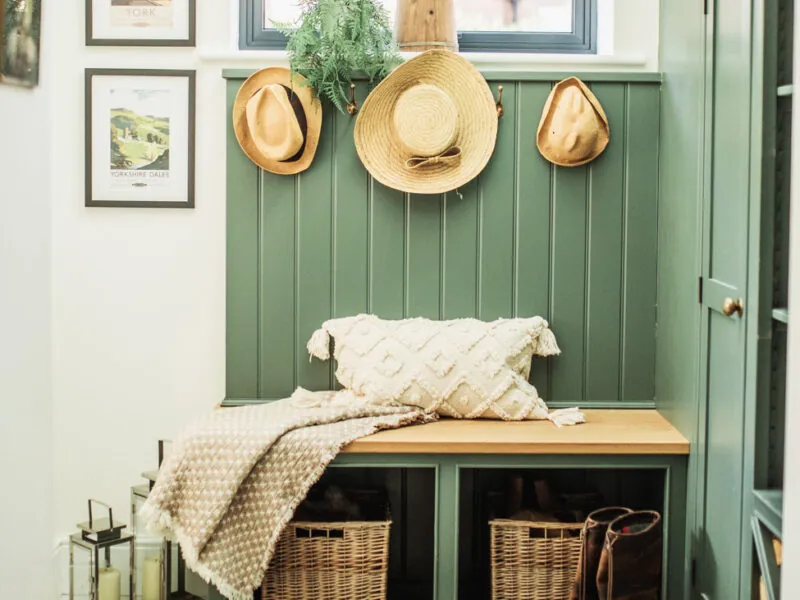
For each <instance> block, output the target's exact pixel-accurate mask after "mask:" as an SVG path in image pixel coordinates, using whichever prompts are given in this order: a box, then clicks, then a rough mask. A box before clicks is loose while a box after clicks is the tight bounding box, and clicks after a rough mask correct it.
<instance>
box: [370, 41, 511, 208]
mask: <svg viewBox="0 0 800 600" xmlns="http://www.w3.org/2000/svg"><path fill="white" fill-rule="evenodd" d="M354 135H355V144H356V151H357V152H358V156H359V158H361V162H362V163H364V166H365V167H366V168H367V170H368V171H369V172H370V173H371V174H372V176H373V177H374V178H375V179H377V180H378V181H380V182H381V183H382V184H384V185H386V186H388V187H391V188H394V189H396V190H402V191H404V192H411V193H416V194H439V193H442V192H447V191H449V190H454V189H456V188H458V187H459V186H461V185H464V184H465V183H467V182H468V181H470V180H472V179H474V178H475V177H476V176H477V175H478V173H480V172H481V171H482V170H483V168H484V167H485V166H486V163H487V162H489V158H490V157H491V156H492V152H493V151H494V146H495V142H496V140H497V107H496V105H495V101H494V97H493V96H492V91H491V89H489V85H488V84H487V83H486V80H485V79H484V78H483V76H482V75H481V74H480V72H479V71H478V70H477V69H476V68H475V67H474V66H473V65H472V63H471V62H469V61H468V60H467V59H466V58H464V57H463V56H460V55H459V54H456V53H455V52H451V51H449V50H428V51H427V52H423V53H422V54H420V55H418V56H415V57H414V58H412V59H410V60H408V61H407V62H406V63H404V64H402V65H400V66H399V67H397V68H396V69H395V70H394V71H392V73H391V74H390V75H389V76H388V77H387V78H386V79H384V80H383V81H382V82H381V83H380V84H378V86H377V87H376V88H375V89H374V90H372V93H371V94H370V95H369V96H368V97H367V99H366V100H365V101H364V105H363V106H362V107H361V110H360V111H359V113H358V118H357V120H356V126H355V132H354Z"/></svg>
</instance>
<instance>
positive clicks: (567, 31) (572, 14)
mask: <svg viewBox="0 0 800 600" xmlns="http://www.w3.org/2000/svg"><path fill="white" fill-rule="evenodd" d="M239 2H240V15H239V47H240V48H241V49H243V50H280V49H283V48H285V47H286V38H285V37H284V36H283V35H282V34H281V33H279V32H278V31H277V30H275V29H274V28H273V27H272V23H275V22H287V21H292V20H293V19H294V18H295V17H296V16H297V15H298V14H299V12H300V9H299V6H298V5H299V2H298V0H239ZM383 2H384V3H385V5H386V8H387V9H388V10H389V12H390V14H391V15H392V16H393V13H394V11H395V8H396V4H397V0H383ZM455 8H456V22H457V23H458V24H459V28H460V30H459V32H458V45H459V50H460V51H461V52H542V53H556V52H557V53H564V54H594V53H596V52H597V0H455Z"/></svg>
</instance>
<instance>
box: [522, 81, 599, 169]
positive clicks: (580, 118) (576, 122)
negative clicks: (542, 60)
mask: <svg viewBox="0 0 800 600" xmlns="http://www.w3.org/2000/svg"><path fill="white" fill-rule="evenodd" d="M608 140H609V129H608V118H606V113H605V112H604V111H603V107H602V106H600V102H599V101H598V100H597V98H596V97H595V95H594V94H593V93H592V91H591V90H590V89H589V88H588V87H586V85H585V84H584V83H583V82H582V81H581V80H580V79H578V78H577V77H570V78H568V79H564V80H563V81H559V82H558V83H557V84H556V85H555V87H554V88H553V90H552V91H551V92H550V96H549V97H548V98H547V103H546V104H545V105H544V110H543V111H542V119H541V121H539V129H538V130H537V132H536V145H537V147H538V148H539V152H541V153H542V156H544V157H545V158H546V159H547V160H549V161H550V162H551V163H553V164H556V165H560V166H562V167H577V166H579V165H585V164H586V163H588V162H590V161H592V160H594V159H595V158H597V157H598V156H599V155H600V154H601V153H602V152H603V150H605V149H606V146H607V145H608Z"/></svg>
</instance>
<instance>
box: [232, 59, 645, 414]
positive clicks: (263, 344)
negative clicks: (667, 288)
mask: <svg viewBox="0 0 800 600" xmlns="http://www.w3.org/2000/svg"><path fill="white" fill-rule="evenodd" d="M227 76H228V109H229V112H228V115H229V114H230V110H231V108H232V103H233V98H234V97H235V94H236V91H237V90H238V88H239V86H240V85H241V83H242V77H243V74H241V73H236V72H232V73H228V74H227ZM537 79H538V80H537ZM584 79H585V81H586V82H587V83H588V84H589V85H590V87H591V88H592V90H593V92H594V93H595V94H596V96H597V98H598V99H599V100H600V102H601V103H602V105H603V107H604V109H605V111H606V113H607V115H608V118H609V122H610V127H611V143H610V144H609V146H608V148H607V149H606V151H605V152H604V153H603V154H602V155H601V156H600V157H599V158H598V159H597V160H596V161H594V162H592V163H590V164H589V165H587V166H584V167H576V168H562V167H555V166H553V165H551V164H550V163H548V162H547V161H545V160H544V159H543V158H542V157H541V155H540V154H539V152H538V150H537V149H536V128H537V126H538V123H539V118H540V116H541V112H542V108H543V106H544V103H545V100H546V98H547V96H548V94H549V92H550V89H551V87H552V85H553V83H554V82H555V79H554V80H552V81H551V80H550V79H543V78H542V75H541V74H536V75H534V76H530V75H529V76H526V77H525V78H524V79H523V76H520V79H519V80H518V79H497V78H494V77H492V76H491V75H490V76H488V80H489V83H490V85H491V87H492V89H493V90H495V91H496V89H497V86H498V85H502V86H503V87H504V94H503V103H504V106H505V114H504V116H503V117H502V118H501V119H500V126H499V133H498V139H497V147H496V149H495V153H494V155H493V157H492V159H491V161H490V162H489V164H488V166H487V167H486V169H485V170H484V171H483V173H481V175H480V176H479V177H478V178H477V179H476V180H474V181H472V182H470V183H469V184H467V185H465V186H464V187H462V188H461V189H459V190H458V191H457V192H455V191H454V192H449V193H447V194H443V195H433V196H423V195H416V194H404V193H402V192H399V191H396V190H392V189H388V188H386V187H384V186H383V185H381V184H379V183H377V182H375V181H374V180H373V179H372V178H371V177H370V176H369V175H368V173H367V172H366V171H365V170H364V168H363V167H362V165H361V162H360V160H359V159H358V156H357V154H356V151H355V146H354V142H353V127H354V125H355V118H353V117H351V116H349V115H345V114H340V113H338V112H337V111H335V109H333V108H332V107H330V106H327V105H326V106H325V107H324V111H325V112H324V119H323V127H322V133H321V140H320V146H319V150H318V151H317V154H316V157H315V159H314V162H313V164H312V166H311V168H310V169H309V170H308V171H305V172H304V173H301V174H300V175H297V176H289V177H287V176H280V175H273V174H271V173H267V172H264V171H261V170H259V169H258V168H257V167H256V166H255V165H253V164H252V163H251V162H250V161H249V160H248V159H247V158H246V157H245V155H244V154H243V153H242V152H241V150H240V149H239V146H238V144H237V143H236V139H235V136H234V135H233V132H232V130H231V131H229V135H228V147H227V155H228V156H227V169H228V172H227V177H228V198H227V202H228V224H227V232H228V278H227V285H228V307H227V312H228V337H227V357H228V360H227V392H228V393H227V396H228V400H229V401H234V400H253V399H275V398H281V397H285V396H286V395H288V394H290V393H291V392H292V391H293V390H294V388H295V387H296V386H298V385H302V386H304V387H307V388H310V389H327V388H330V386H332V385H334V384H335V379H334V377H333V370H332V366H331V364H329V363H321V362H319V361H316V360H315V361H313V362H309V360H308V354H307V352H306V350H305V343H306V341H307V340H308V338H309V336H310V335H311V333H312V332H313V331H314V329H315V328H317V327H318V326H319V324H320V323H321V322H322V321H324V320H325V319H327V318H330V317H332V316H346V315H353V314H357V313H360V312H372V313H376V314H378V315H380V316H383V317H386V318H401V317H407V316H425V317H431V318H437V319H452V318H457V317H477V318H481V319H486V320H489V319H495V318H498V317H510V316H517V315H519V316H529V315H536V314H539V315H542V316H544V317H546V318H547V319H548V320H549V321H550V323H551V326H552V327H553V329H554V331H555V333H556V335H557V337H558V341H559V344H560V345H561V348H562V351H563V353H562V355H561V356H560V357H557V358H554V359H535V360H534V367H533V371H532V380H533V382H534V384H535V385H536V386H537V387H538V388H539V392H540V393H541V395H542V396H543V397H544V398H545V400H546V401H548V403H549V404H550V405H554V406H559V405H574V404H580V405H581V406H592V405H595V406H620V407H622V406H630V405H634V406H639V405H641V406H647V405H652V402H653V397H654V378H655V377H654V375H655V331H656V327H655V318H656V307H655V302H656V262H657V248H656V238H657V236H656V229H657V222H656V218H657V208H658V206H657V204H658V198H657V190H658V134H659V129H658V127H659V108H660V86H659V83H658V77H657V76H638V77H637V76H625V75H618V76H614V75H610V74H597V75H596V76H594V77H592V76H585V77H584ZM366 94H367V86H366V83H364V82H359V85H358V90H357V98H359V99H361V100H363V98H364V97H365V96H366ZM387 126H388V124H387ZM229 129H230V127H229Z"/></svg>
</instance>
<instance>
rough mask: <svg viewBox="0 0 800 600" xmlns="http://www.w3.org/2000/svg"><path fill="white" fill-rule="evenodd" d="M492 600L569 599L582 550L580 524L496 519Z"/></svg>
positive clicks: (492, 526)
mask: <svg viewBox="0 0 800 600" xmlns="http://www.w3.org/2000/svg"><path fill="white" fill-rule="evenodd" d="M489 527H490V530H491V532H490V536H491V568H492V575H491V576H492V600H512V599H513V600H569V594H570V590H571V589H572V583H573V581H574V579H575V573H576V572H577V570H578V559H579V556H580V551H581V529H582V527H583V524H581V523H535V522H531V521H512V520H509V519H495V520H493V521H490V522H489Z"/></svg>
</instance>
